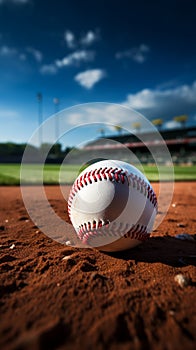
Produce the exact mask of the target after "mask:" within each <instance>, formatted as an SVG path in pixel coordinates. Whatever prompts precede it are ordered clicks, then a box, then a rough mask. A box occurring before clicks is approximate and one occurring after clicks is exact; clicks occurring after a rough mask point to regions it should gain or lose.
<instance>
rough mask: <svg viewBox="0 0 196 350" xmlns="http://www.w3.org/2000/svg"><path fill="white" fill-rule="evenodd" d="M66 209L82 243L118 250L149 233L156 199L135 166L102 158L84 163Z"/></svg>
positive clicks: (134, 244) (140, 239)
mask: <svg viewBox="0 0 196 350" xmlns="http://www.w3.org/2000/svg"><path fill="white" fill-rule="evenodd" d="M68 213H69V217H70V220H71V222H72V224H73V226H74V228H75V230H76V233H77V236H78V237H79V238H80V240H81V242H82V243H83V244H85V245H88V246H90V247H96V248H98V249H100V250H102V251H108V252H112V251H121V250H125V249H130V248H133V247H135V246H136V245H138V244H140V243H141V242H142V241H145V240H146V239H147V238H148V237H149V236H150V232H151V231H152V229H153V224H154V221H155V217H156V214H157V199H156V195H155V193H154V191H153V188H152V186H151V185H150V183H149V181H148V180H147V179H146V177H145V176H144V175H143V174H142V173H141V172H140V171H139V170H138V169H137V168H135V167H134V166H132V165H130V164H128V163H125V162H122V161H118V160H103V161H100V162H97V163H94V164H92V165H90V166H89V167H87V168H86V169H85V170H83V171H82V173H80V175H79V176H78V177H77V179H76V180H75V182H74V184H73V186H72V189H71V191H70V195H69V200H68Z"/></svg>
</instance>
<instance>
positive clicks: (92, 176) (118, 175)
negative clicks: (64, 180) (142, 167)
mask: <svg viewBox="0 0 196 350" xmlns="http://www.w3.org/2000/svg"><path fill="white" fill-rule="evenodd" d="M103 180H109V181H112V182H121V183H122V184H126V183H127V185H128V186H132V187H133V188H136V189H137V191H140V193H143V194H144V196H147V198H148V199H149V201H150V202H151V203H152V204H153V205H154V207H155V209H156V210H157V209H158V205H157V198H156V195H155V193H154V191H153V189H152V188H151V186H150V185H149V184H147V183H146V182H145V181H144V180H143V179H141V178H140V177H139V176H137V175H135V174H132V173H128V172H127V171H124V170H123V169H119V168H112V167H110V168H107V167H105V168H99V169H94V170H91V171H89V172H86V173H85V174H84V175H81V176H80V177H79V178H78V179H77V180H76V181H75V182H74V184H73V186H72V189H71V191H70V195H69V200H68V213H69V214H70V208H71V205H72V202H73V199H74V196H75V195H76V194H77V192H78V191H80V190H81V189H82V188H83V187H84V186H88V185H89V184H92V183H93V182H98V181H103Z"/></svg>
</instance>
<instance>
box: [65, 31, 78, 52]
mask: <svg viewBox="0 0 196 350" xmlns="http://www.w3.org/2000/svg"><path fill="white" fill-rule="evenodd" d="M64 39H65V41H66V44H67V47H68V48H69V49H73V48H75V46H76V42H75V35H74V34H73V33H72V32H71V31H70V30H66V32H65V33H64Z"/></svg>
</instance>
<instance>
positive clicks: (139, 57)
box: [115, 44, 150, 63]
mask: <svg viewBox="0 0 196 350" xmlns="http://www.w3.org/2000/svg"><path fill="white" fill-rule="evenodd" d="M149 51H150V48H149V46H147V45H145V44H141V45H140V46H138V47H133V48H131V49H129V50H125V51H121V52H117V53H116V55H115V57H116V59H123V58H130V59H132V60H133V61H135V62H137V63H144V62H145V61H146V60H147V55H148V53H149Z"/></svg>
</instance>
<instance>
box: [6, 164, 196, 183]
mask: <svg viewBox="0 0 196 350" xmlns="http://www.w3.org/2000/svg"><path fill="white" fill-rule="evenodd" d="M160 169H161V180H166V181H169V180H171V179H172V177H171V171H170V169H171V168H170V167H168V166H161V167H160ZM20 170H21V169H20V164H0V185H19V184H20ZM140 170H142V169H141V168H140ZM142 171H143V172H144V173H145V175H146V177H147V178H148V179H149V181H158V180H159V176H158V170H157V168H156V167H155V166H148V165H144V166H143V170H142ZM79 172H80V166H79V165H63V166H62V167H61V166H60V165H56V164H52V165H51V164H46V165H45V166H44V171H43V175H42V167H41V165H38V164H37V165H36V164H28V165H25V166H23V170H22V180H23V183H24V184H40V183H42V178H43V179H44V184H47V185H55V184H58V183H59V182H60V183H64V184H71V183H73V181H74V179H75V178H76V177H77V176H78V174H79ZM174 172H175V180H176V181H179V180H181V181H188V180H196V166H195V165H194V166H179V165H176V166H174Z"/></svg>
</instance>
